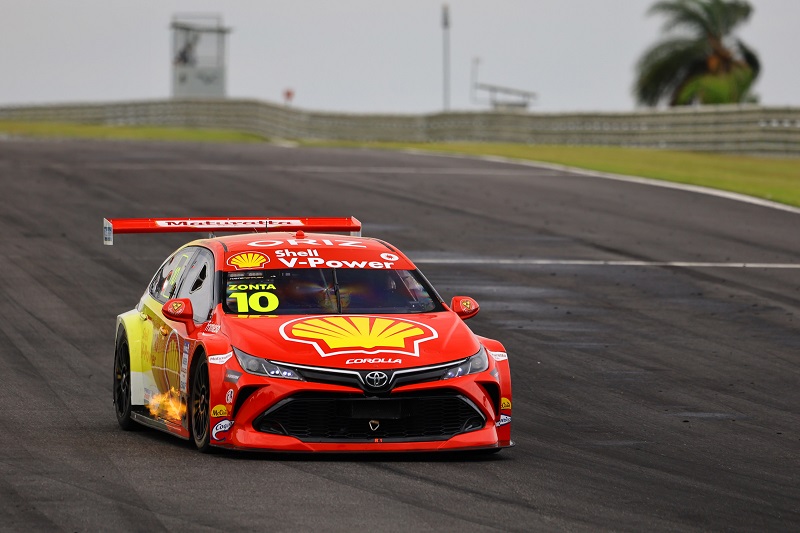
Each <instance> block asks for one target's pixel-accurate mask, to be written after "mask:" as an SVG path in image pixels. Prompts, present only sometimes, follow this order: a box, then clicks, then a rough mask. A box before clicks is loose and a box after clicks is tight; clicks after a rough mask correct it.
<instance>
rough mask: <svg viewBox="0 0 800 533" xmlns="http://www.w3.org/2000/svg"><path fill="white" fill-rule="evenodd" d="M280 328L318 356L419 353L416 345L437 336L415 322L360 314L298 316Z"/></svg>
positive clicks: (285, 336)
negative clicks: (317, 316)
mask: <svg viewBox="0 0 800 533" xmlns="http://www.w3.org/2000/svg"><path fill="white" fill-rule="evenodd" d="M280 332H281V335H282V336H283V338H284V339H286V340H287V341H292V342H301V343H305V344H310V345H312V346H314V348H315V349H316V350H317V353H319V355H320V356H321V357H330V356H332V355H341V354H352V353H363V354H377V353H396V354H401V355H410V356H412V357H419V345H420V344H422V343H423V342H426V341H429V340H432V339H435V338H437V337H438V336H439V335H438V334H437V333H436V330H434V329H433V328H431V327H430V326H427V325H425V324H421V323H419V322H414V321H411V320H405V319H400V318H386V317H379V316H364V315H358V316H334V317H326V318H300V319H297V320H292V321H289V322H286V323H285V324H283V325H282V326H281V328H280Z"/></svg>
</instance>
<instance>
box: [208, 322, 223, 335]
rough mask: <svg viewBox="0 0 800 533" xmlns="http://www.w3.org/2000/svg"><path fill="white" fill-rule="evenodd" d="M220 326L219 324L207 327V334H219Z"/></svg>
mask: <svg viewBox="0 0 800 533" xmlns="http://www.w3.org/2000/svg"><path fill="white" fill-rule="evenodd" d="M219 329H220V325H219V324H211V323H209V324H207V325H206V329H205V331H206V333H219Z"/></svg>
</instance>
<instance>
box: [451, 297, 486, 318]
mask: <svg viewBox="0 0 800 533" xmlns="http://www.w3.org/2000/svg"><path fill="white" fill-rule="evenodd" d="M450 309H452V310H453V311H455V313H456V314H457V315H458V316H460V317H461V320H466V319H468V318H472V317H474V316H475V315H477V314H478V311H480V310H481V306H480V305H478V302H476V301H475V300H473V299H472V298H470V297H469V296H453V299H452V300H451V301H450Z"/></svg>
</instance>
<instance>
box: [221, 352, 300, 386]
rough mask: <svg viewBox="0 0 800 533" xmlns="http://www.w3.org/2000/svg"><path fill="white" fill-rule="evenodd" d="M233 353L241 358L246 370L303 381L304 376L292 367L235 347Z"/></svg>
mask: <svg viewBox="0 0 800 533" xmlns="http://www.w3.org/2000/svg"><path fill="white" fill-rule="evenodd" d="M233 353H235V354H236V359H238V360H239V364H240V365H242V368H243V369H244V370H245V372H249V373H250V374H256V375H258V376H268V377H271V378H283V379H296V380H298V381H303V376H301V375H300V374H298V373H297V372H295V371H294V370H292V369H290V368H286V367H285V366H280V365H276V364H275V363H273V362H272V361H267V360H266V359H263V358H261V357H254V356H252V355H250V354H246V353H244V352H243V351H241V350H240V349H238V348H234V349H233Z"/></svg>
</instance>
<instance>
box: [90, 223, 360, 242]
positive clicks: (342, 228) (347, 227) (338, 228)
mask: <svg viewBox="0 0 800 533" xmlns="http://www.w3.org/2000/svg"><path fill="white" fill-rule="evenodd" d="M300 230H302V231H310V232H349V233H350V235H352V236H355V237H360V236H361V222H360V221H359V220H358V219H357V218H356V217H338V218H337V217H333V218H323V217H306V218H225V217H206V218H104V219H103V244H107V245H112V244H114V234H115V233H203V232H208V233H212V234H213V233H220V232H227V233H247V232H267V231H300Z"/></svg>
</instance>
